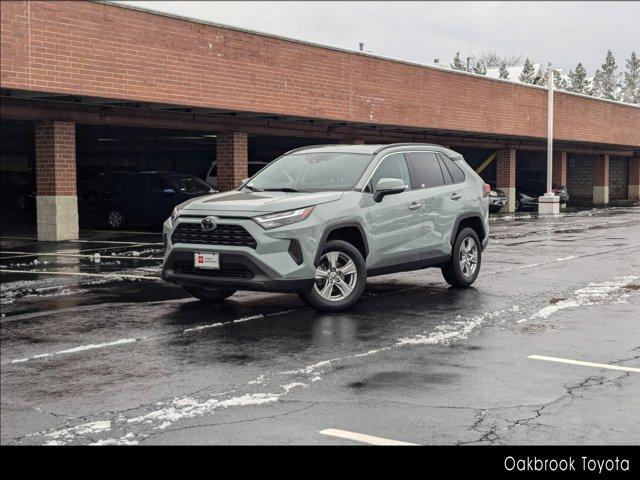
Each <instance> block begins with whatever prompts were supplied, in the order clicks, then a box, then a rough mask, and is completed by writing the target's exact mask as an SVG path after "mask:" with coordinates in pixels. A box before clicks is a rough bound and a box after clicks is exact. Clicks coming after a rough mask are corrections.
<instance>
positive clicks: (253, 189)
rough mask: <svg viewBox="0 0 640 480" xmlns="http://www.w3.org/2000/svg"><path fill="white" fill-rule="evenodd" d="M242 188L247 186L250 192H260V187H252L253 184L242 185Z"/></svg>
mask: <svg viewBox="0 0 640 480" xmlns="http://www.w3.org/2000/svg"><path fill="white" fill-rule="evenodd" d="M243 188H248V189H249V190H251V191H252V192H262V190H261V189H259V188H256V187H253V186H251V185H244V187H243Z"/></svg>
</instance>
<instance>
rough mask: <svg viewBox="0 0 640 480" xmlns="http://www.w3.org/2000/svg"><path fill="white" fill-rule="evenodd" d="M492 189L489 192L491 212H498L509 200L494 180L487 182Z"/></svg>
mask: <svg viewBox="0 0 640 480" xmlns="http://www.w3.org/2000/svg"><path fill="white" fill-rule="evenodd" d="M487 184H488V185H489V187H491V191H490V192H489V212H490V213H497V212H499V211H500V209H501V208H502V207H505V206H506V205H507V203H508V201H509V199H508V198H507V196H506V195H505V194H504V192H503V191H502V190H500V189H499V188H497V187H496V184H495V183H494V182H487Z"/></svg>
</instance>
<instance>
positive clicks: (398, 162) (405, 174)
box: [367, 153, 411, 193]
mask: <svg viewBox="0 0 640 480" xmlns="http://www.w3.org/2000/svg"><path fill="white" fill-rule="evenodd" d="M383 178H399V179H401V180H404V184H405V185H406V186H407V189H409V188H410V185H411V177H409V169H408V168H407V162H406V161H405V159H404V155H403V154H402V153H392V154H391V155H389V156H388V157H385V158H384V160H382V162H381V163H380V164H379V165H378V168H377V169H376V171H375V172H374V174H373V176H372V177H371V181H370V182H369V184H368V185H367V190H368V191H369V192H370V193H373V192H374V191H375V188H376V185H377V184H378V182H379V181H380V180H381V179H383Z"/></svg>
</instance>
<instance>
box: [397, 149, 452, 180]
mask: <svg viewBox="0 0 640 480" xmlns="http://www.w3.org/2000/svg"><path fill="white" fill-rule="evenodd" d="M405 156H406V157H407V164H408V165H409V171H410V172H411V181H412V185H411V186H412V187H413V188H429V187H439V186H441V185H444V177H443V175H442V170H441V169H440V162H438V157H437V156H436V154H435V153H432V152H407V153H405Z"/></svg>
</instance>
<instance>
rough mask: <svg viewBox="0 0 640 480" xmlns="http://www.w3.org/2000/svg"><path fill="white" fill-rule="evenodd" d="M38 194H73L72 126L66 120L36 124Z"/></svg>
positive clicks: (73, 142) (74, 143) (74, 135)
mask: <svg viewBox="0 0 640 480" xmlns="http://www.w3.org/2000/svg"><path fill="white" fill-rule="evenodd" d="M36 185H37V193H38V195H76V128H75V124H74V123H69V122H49V121H47V122H39V123H37V124H36Z"/></svg>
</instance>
